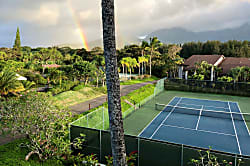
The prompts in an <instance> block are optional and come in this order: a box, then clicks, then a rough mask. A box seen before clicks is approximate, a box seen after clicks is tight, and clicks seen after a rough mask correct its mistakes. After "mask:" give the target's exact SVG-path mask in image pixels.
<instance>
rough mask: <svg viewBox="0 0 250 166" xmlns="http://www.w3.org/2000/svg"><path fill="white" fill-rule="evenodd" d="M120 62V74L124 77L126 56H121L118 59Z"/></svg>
mask: <svg viewBox="0 0 250 166" xmlns="http://www.w3.org/2000/svg"><path fill="white" fill-rule="evenodd" d="M120 63H121V65H122V74H123V77H124V68H125V63H126V58H122V59H121V60H120Z"/></svg>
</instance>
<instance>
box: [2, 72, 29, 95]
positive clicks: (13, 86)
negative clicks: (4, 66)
mask: <svg viewBox="0 0 250 166" xmlns="http://www.w3.org/2000/svg"><path fill="white" fill-rule="evenodd" d="M24 90H25V89H24V87H23V85H22V83H21V82H19V81H18V80H17V76H16V73H14V72H12V71H9V70H4V71H2V72H0V95H1V96H6V95H8V94H9V93H14V94H15V93H16V92H21V91H24Z"/></svg>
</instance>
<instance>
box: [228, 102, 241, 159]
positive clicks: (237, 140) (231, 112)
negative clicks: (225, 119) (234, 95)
mask: <svg viewBox="0 0 250 166" xmlns="http://www.w3.org/2000/svg"><path fill="white" fill-rule="evenodd" d="M227 104H228V108H229V110H230V113H231V118H232V122H233V126H234V132H235V137H236V141H237V144H238V148H239V152H240V155H241V149H240V143H239V139H238V135H237V131H236V128H235V124H234V119H233V115H232V112H231V107H230V104H229V102H227Z"/></svg>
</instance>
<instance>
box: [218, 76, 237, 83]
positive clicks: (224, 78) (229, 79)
mask: <svg viewBox="0 0 250 166" xmlns="http://www.w3.org/2000/svg"><path fill="white" fill-rule="evenodd" d="M233 80H234V79H233V78H232V77H227V76H222V77H219V78H218V81H226V82H232V81H233Z"/></svg>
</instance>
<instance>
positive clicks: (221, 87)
mask: <svg viewBox="0 0 250 166" xmlns="http://www.w3.org/2000/svg"><path fill="white" fill-rule="evenodd" d="M165 89H166V90H180V91H190V92H203V93H218V94H228V95H239V96H250V83H247V82H221V81H206V80H184V79H166V80H165Z"/></svg>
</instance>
